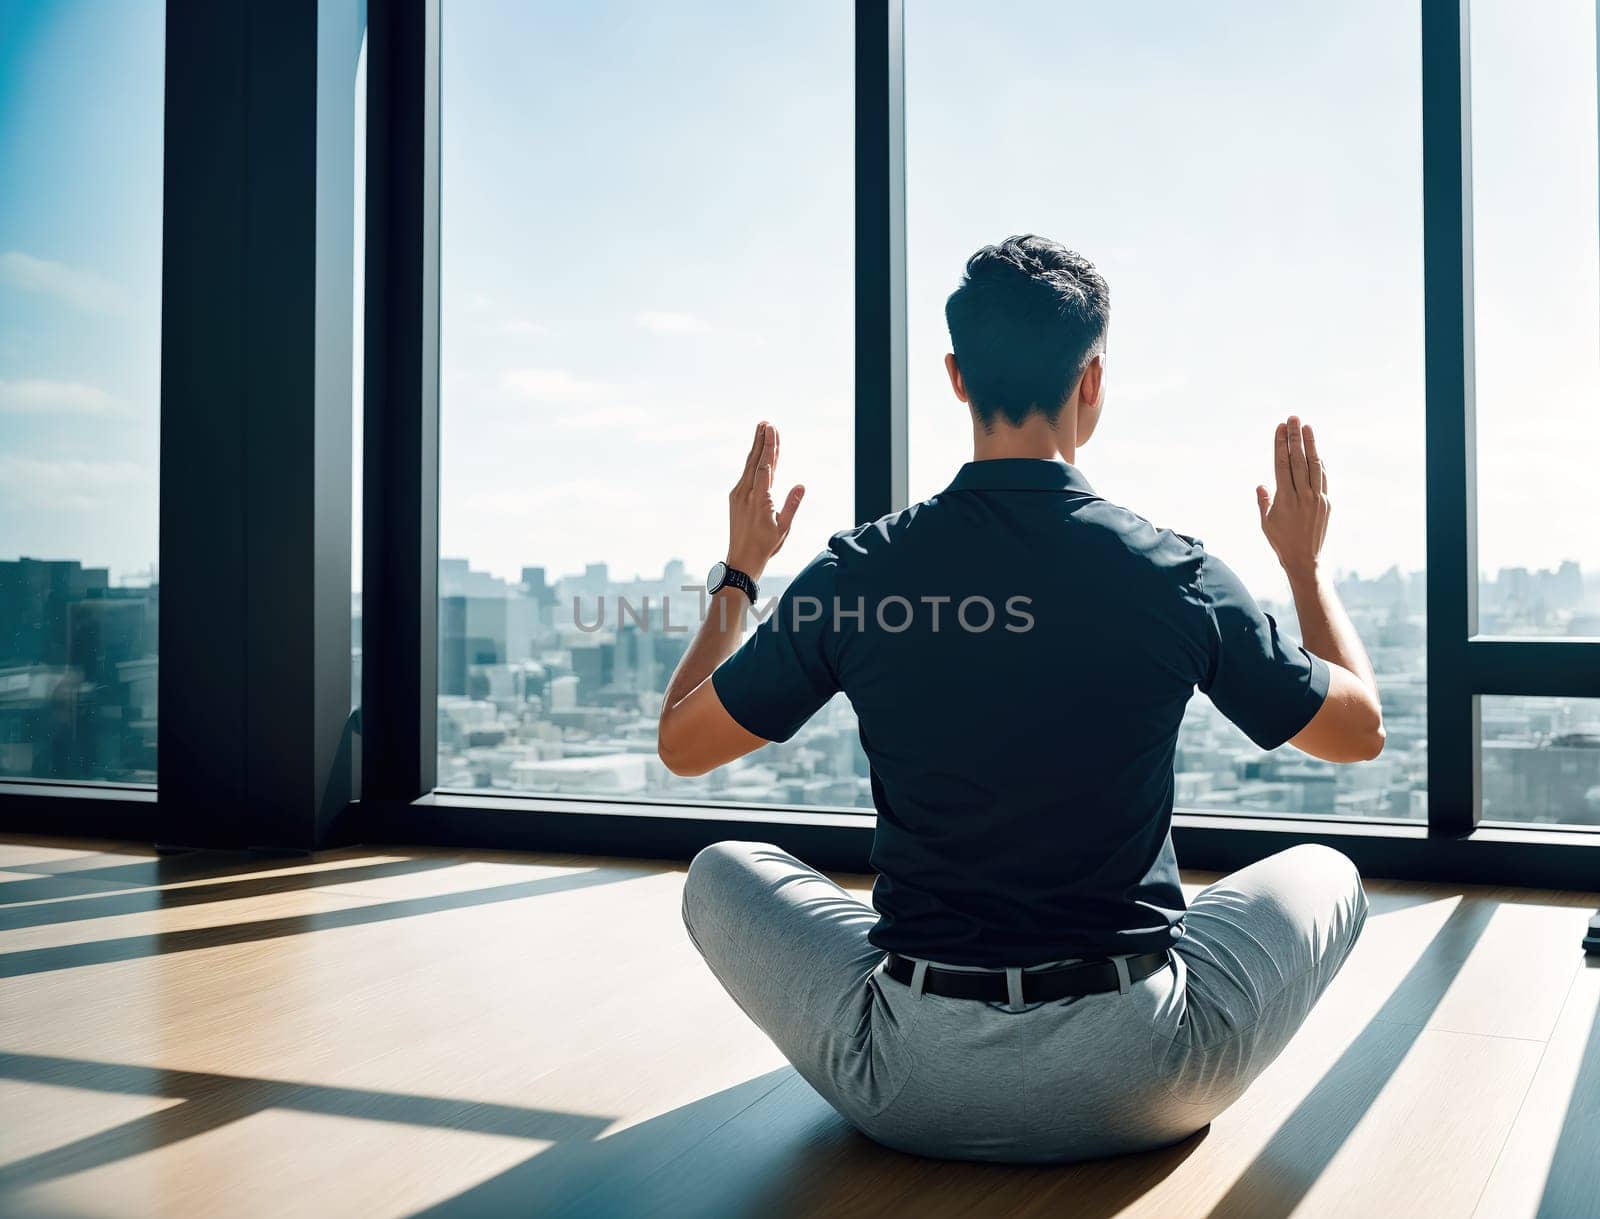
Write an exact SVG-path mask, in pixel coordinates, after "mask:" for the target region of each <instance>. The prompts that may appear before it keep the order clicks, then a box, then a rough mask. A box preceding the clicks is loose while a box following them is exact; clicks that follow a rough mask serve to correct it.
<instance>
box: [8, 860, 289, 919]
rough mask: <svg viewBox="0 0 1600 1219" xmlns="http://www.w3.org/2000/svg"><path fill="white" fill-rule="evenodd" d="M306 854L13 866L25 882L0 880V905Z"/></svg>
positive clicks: (249, 869) (204, 876)
mask: <svg viewBox="0 0 1600 1219" xmlns="http://www.w3.org/2000/svg"><path fill="white" fill-rule="evenodd" d="M311 861H312V857H311V856H310V855H289V856H284V855H269V854H266V853H255V854H251V853H249V852H245V851H173V852H170V853H165V854H160V855H151V856H149V857H148V858H144V859H135V860H129V861H125V862H123V863H114V864H103V865H101V866H100V867H88V868H75V867H73V866H72V865H73V864H74V863H75V862H78V861H77V860H75V859H67V860H59V861H53V862H47V863H36V864H12V865H10V866H8V867H7V868H6V869H5V870H6V871H7V872H21V873H25V874H28V875H29V876H30V877H31V879H29V880H10V881H6V882H5V883H4V884H0V906H10V905H16V904H18V903H20V902H36V901H48V900H50V899H52V898H59V897H86V896H90V895H92V894H95V893H105V892H107V891H111V890H118V889H149V888H155V887H157V886H160V885H175V884H179V883H181V882H184V881H191V880H222V879H224V878H226V877H229V876H244V875H248V874H250V873H254V872H266V871H269V870H270V869H272V868H274V867H284V866H290V865H299V864H306V863H310V862H311Z"/></svg>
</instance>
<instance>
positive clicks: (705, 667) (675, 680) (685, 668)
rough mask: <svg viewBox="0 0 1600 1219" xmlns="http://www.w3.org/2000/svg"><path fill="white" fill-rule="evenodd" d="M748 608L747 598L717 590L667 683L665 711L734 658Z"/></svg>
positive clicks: (733, 590)
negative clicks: (719, 666)
mask: <svg viewBox="0 0 1600 1219" xmlns="http://www.w3.org/2000/svg"><path fill="white" fill-rule="evenodd" d="M749 608H750V598H749V597H748V596H746V595H745V593H744V591H743V590H742V589H738V588H734V587H733V586H732V585H731V584H730V585H726V586H724V587H723V588H720V589H718V590H717V592H716V593H715V595H713V596H712V598H711V600H710V601H709V602H707V603H706V617H705V621H704V622H702V623H701V624H700V629H699V630H697V631H696V632H695V635H694V639H693V640H691V641H690V643H689V649H688V651H686V652H684V654H683V659H682V660H680V661H679V662H678V667H677V669H675V670H674V671H673V674H672V680H671V681H670V682H668V683H667V692H666V694H665V695H663V696H662V706H663V708H664V709H670V708H672V707H674V706H676V705H677V704H678V703H679V702H681V701H682V700H683V698H684V697H685V696H686V695H688V694H689V693H690V692H691V691H692V690H694V688H695V687H696V686H698V685H699V684H700V683H701V682H703V681H705V679H706V678H708V677H710V676H711V674H712V673H713V672H714V671H715V670H716V667H717V666H718V665H720V664H721V663H722V662H723V661H724V660H727V659H728V657H729V656H732V655H733V651H734V649H735V648H737V647H738V646H739V640H740V639H741V638H742V637H743V635H744V616H745V612H746V611H747V610H748V609H749Z"/></svg>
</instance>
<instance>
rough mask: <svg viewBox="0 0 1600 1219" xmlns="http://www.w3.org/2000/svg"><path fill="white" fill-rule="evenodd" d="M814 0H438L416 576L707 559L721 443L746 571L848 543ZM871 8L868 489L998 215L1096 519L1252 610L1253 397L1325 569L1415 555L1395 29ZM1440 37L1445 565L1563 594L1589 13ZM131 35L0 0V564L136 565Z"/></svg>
mask: <svg viewBox="0 0 1600 1219" xmlns="http://www.w3.org/2000/svg"><path fill="white" fill-rule="evenodd" d="M851 7H852V6H850V5H849V4H847V3H844V2H843V0H828V2H827V3H817V4H808V5H796V4H792V3H783V4H778V3H764V4H744V5H734V4H729V3H726V2H725V0H719V2H718V3H686V4H674V5H670V6H668V5H660V4H655V3H620V2H613V3H607V4H603V5H599V4H597V5H581V6H580V5H570V4H553V3H552V4H543V3H541V4H529V3H522V2H516V0H445V4H444V55H443V72H444V76H443V94H442V100H443V123H444V129H443V145H442V157H443V196H442V217H443V225H444V232H443V247H442V248H443V278H442V290H443V300H444V313H443V319H442V337H443V358H442V402H443V423H442V435H441V453H442V465H443V480H444V485H443V490H442V496H441V504H442V507H441V539H442V549H443V551H444V553H446V554H448V555H465V556H469V557H470V558H472V560H473V561H474V564H475V565H477V566H480V567H488V568H490V569H491V570H494V571H496V572H497V573H499V574H502V575H514V574H515V573H516V571H517V569H518V568H519V567H520V566H521V565H522V564H524V563H530V564H531V563H544V564H545V565H546V566H548V567H550V568H552V569H553V571H555V572H557V573H559V572H564V571H572V570H577V569H578V568H579V567H581V565H582V564H583V563H584V562H586V561H594V560H607V561H609V562H611V563H612V565H613V568H614V569H615V570H616V571H617V572H618V573H619V574H622V575H628V574H631V573H633V572H635V571H637V572H640V573H644V574H653V573H656V572H659V571H660V569H661V566H662V564H663V563H664V562H665V561H666V560H667V559H669V558H673V557H677V558H682V559H684V560H686V561H687V562H688V563H689V564H690V566H691V568H698V567H700V566H703V565H708V564H709V563H710V562H711V561H712V560H713V559H715V558H717V557H719V552H720V548H721V546H722V542H723V533H724V529H725V526H724V515H725V508H724V492H725V491H726V489H727V486H728V485H729V484H730V483H731V481H732V478H733V475H734V473H735V472H736V471H737V469H738V464H739V461H740V459H741V456H742V450H743V447H744V446H745V445H746V444H747V441H748V436H749V432H750V428H751V427H752V426H753V424H754V422H755V421H756V420H757V419H758V418H761V417H766V418H770V419H772V420H773V421H774V422H776V423H778V424H779V426H780V427H781V428H782V429H783V433H784V455H783V467H784V468H783V470H781V471H780V478H783V479H788V480H793V481H803V482H805V483H806V484H807V487H808V489H809V495H808V497H807V502H806V504H805V506H804V507H803V508H802V510H801V517H800V520H799V523H798V524H797V526H796V534H795V537H794V539H793V540H791V542H790V550H791V552H792V553H790V554H789V555H788V562H789V563H790V564H792V565H798V563H800V562H802V561H803V560H804V559H805V558H806V557H808V556H809V555H810V554H811V553H813V552H814V551H815V550H816V549H818V548H819V547H820V546H821V544H822V542H823V540H824V539H825V538H826V536H827V535H828V534H829V533H830V532H832V531H834V530H835V529H838V528H841V527H844V526H846V525H849V524H851V523H853V522H852V515H853V514H852V499H853V497H852V494H851V487H850V481H851V470H852V464H851V463H852V454H851V412H852V409H853V397H854V391H853V385H852V363H853V352H852V347H853V331H852V287H851V280H850V274H851V265H852V259H853V249H852V215H853V213H852V199H851V183H852V158H853V150H852V137H853V128H852V94H851V81H850V73H851V67H852V54H853V51H852V31H851V24H850V23H851ZM906 22H907V65H906V71H907V82H908V99H907V152H908V170H907V195H908V234H909V282H908V288H909V297H910V301H911V307H910V316H909V319H908V323H909V334H910V344H909V345H910V359H911V371H910V386H911V416H912V434H911V463H912V478H911V486H912V491H913V494H914V495H925V494H929V493H931V492H933V491H935V490H937V489H938V488H939V487H940V486H942V485H943V484H944V482H945V481H947V480H948V478H949V476H950V474H951V473H952V472H953V470H954V467H955V466H956V465H957V464H958V463H959V462H960V461H961V460H962V459H963V457H964V446H965V444H966V440H967V428H966V422H965V418H964V412H963V409H962V408H961V407H960V406H959V404H957V403H956V402H955V401H954V400H953V399H952V398H950V396H949V391H948V388H947V386H946V385H945V383H944V380H943V372H942V369H941V368H940V366H939V360H940V357H941V356H942V355H943V353H944V351H945V350H946V338H945V335H944V331H943V324H942V316H941V309H942V303H943V299H944V296H945V295H946V294H947V293H948V291H949V290H950V289H951V288H952V287H953V286H954V284H955V281H956V278H957V276H958V275H959V272H960V267H961V263H962V261H963V259H964V258H965V256H966V255H967V254H968V253H970V252H971V251H972V249H974V248H976V247H977V246H978V245H981V244H983V243H984V242H987V241H992V240H996V239H998V238H1000V237H1003V236H1005V235H1007V234H1008V233H1012V232H1018V231H1036V232H1042V233H1046V234H1048V235H1050V236H1053V237H1056V238H1058V239H1060V240H1062V241H1065V242H1067V243H1068V244H1072V245H1075V246H1077V247H1079V248H1080V249H1082V250H1083V251H1084V252H1085V253H1087V254H1088V255H1089V256H1090V257H1092V258H1094V259H1095V260H1096V261H1097V262H1099V263H1100V264H1101V266H1102V268H1103V269H1104V270H1105V272H1106V273H1107V275H1108V277H1109V278H1110V280H1111V284H1112V292H1113V301H1114V307H1113V322H1112V332H1111V346H1110V363H1109V374H1110V376H1109V382H1108V384H1109V394H1110V396H1109V405H1108V412H1107V415H1106V419H1105V422H1104V424H1103V430H1102V432H1101V434H1100V435H1099V436H1098V437H1097V438H1096V439H1095V441H1094V443H1093V444H1091V445H1090V446H1088V447H1087V448H1086V449H1085V450H1084V451H1083V453H1082V457H1081V463H1080V464H1082V466H1083V468H1084V469H1085V471H1086V472H1087V473H1088V475H1089V477H1090V478H1091V479H1092V480H1093V481H1094V482H1095V483H1096V485H1097V486H1099V487H1100V489H1101V490H1102V491H1103V492H1104V493H1106V494H1108V495H1111V496H1113V497H1115V498H1119V499H1122V500H1124V501H1125V502H1127V503H1129V504H1130V505H1131V506H1133V507H1135V508H1136V509H1138V510H1140V511H1142V512H1144V513H1145V514H1146V515H1148V516H1150V517H1152V518H1153V519H1154V520H1156V521H1157V522H1159V523H1161V524H1167V525H1171V526H1173V527H1176V528H1179V529H1182V530H1183V531H1184V532H1188V533H1194V534H1198V535H1200V536H1201V537H1203V538H1205V539H1206V541H1207V542H1208V544H1209V545H1210V546H1211V547H1212V548H1213V549H1214V550H1217V551H1218V552H1220V553H1222V554H1223V555H1224V556H1226V557H1227V558H1228V560H1229V561H1230V562H1231V563H1233V564H1234V566H1236V567H1237V568H1239V570H1241V571H1242V572H1243V573H1244V574H1245V575H1246V576H1247V578H1250V579H1252V580H1254V581H1255V582H1256V583H1257V584H1258V585H1260V586H1262V587H1263V591H1264V592H1269V591H1273V590H1272V589H1271V588H1269V587H1267V586H1269V585H1271V584H1272V583H1273V581H1274V576H1275V573H1274V570H1273V567H1272V564H1271V560H1270V557H1269V556H1268V554H1267V552H1266V549H1265V546H1264V544H1262V543H1261V542H1260V540H1259V537H1258V535H1257V531H1256V521H1255V509H1254V505H1253V500H1252V488H1253V486H1254V484H1255V482H1256V481H1257V480H1259V479H1262V478H1264V477H1266V476H1267V473H1268V458H1269V451H1268V440H1269V436H1270V429H1271V426H1272V423H1273V421H1274V420H1275V419H1276V418H1278V417H1279V416H1281V415H1282V414H1283V413H1286V412H1287V411H1289V410H1297V411H1299V412H1300V413H1302V414H1304V415H1306V416H1307V417H1309V418H1311V419H1313V420H1314V421H1315V422H1316V423H1317V424H1318V425H1319V429H1320V431H1321V433H1322V436H1323V440H1324V448H1325V451H1326V453H1327V455H1328V457H1329V459H1330V462H1331V468H1332V471H1333V475H1334V479H1335V499H1336V510H1335V511H1336V516H1335V526H1334V534H1333V539H1332V543H1331V554H1332V558H1333V559H1334V561H1335V562H1336V563H1338V564H1340V565H1342V566H1344V567H1349V568H1356V569H1358V570H1360V571H1362V572H1364V573H1367V574H1376V573H1377V572H1378V571H1379V570H1381V569H1382V568H1383V567H1385V566H1387V565H1389V564H1391V563H1399V564H1402V565H1405V566H1420V564H1421V562H1422V557H1423V516H1422V505H1423V492H1422V420H1423V401H1422V344H1421V338H1422V295H1421V288H1422V284H1421V180H1420V163H1419V159H1420V134H1419V130H1418V125H1419V101H1418V79H1417V71H1418V68H1417V64H1418V49H1417V20H1416V15H1415V10H1414V6H1412V5H1409V4H1403V3H1395V2H1394V0H1349V2H1348V3H1345V4H1343V5H1340V6H1337V7H1335V8H1329V6H1327V5H1325V4H1318V3H1310V2H1308V0H1295V2H1291V3H1284V4H1271V5H1269V4H1265V3H1242V2H1240V3H1213V4H1208V5H1193V4H1187V3H1179V2H1178V0H1168V2H1157V0H1147V2H1145V3H1140V4H1131V5H1097V4H1088V3H1073V4H1060V3H1044V2H1038V3H1023V2H1020V0H1008V2H1006V3H998V4H985V5H973V4H971V3H964V2H961V0H908V4H907V18H906ZM1474 23H1475V38H1474V60H1473V69H1474V75H1475V82H1474V84H1475V99H1476V103H1477V104H1476V106H1475V113H1474V127H1475V137H1476V143H1475V159H1476V164H1477V170H1478V174H1477V183H1476V209H1477V221H1478V230H1477V232H1478V244H1477V260H1478V266H1477V278H1478V288H1479V294H1478V305H1477V308H1478V316H1479V334H1478V365H1479V432H1480V451H1479V469H1480V475H1481V482H1480V502H1481V504H1482V506H1483V511H1482V518H1481V522H1480V547H1481V552H1480V558H1481V562H1482V565H1483V566H1485V567H1488V568H1491V569H1492V568H1494V567H1497V566H1499V565H1501V564H1509V563H1524V564H1529V565H1534V566H1543V565H1550V564H1553V563H1555V562H1558V561H1559V560H1561V559H1562V558H1567V557H1572V558H1577V559H1580V560H1582V561H1583V562H1584V564H1585V566H1586V567H1587V568H1590V569H1596V570H1600V547H1597V546H1596V545H1595V543H1594V542H1593V541H1592V536H1593V529H1592V521H1593V520H1594V515H1595V514H1594V495H1593V491H1592V486H1593V479H1592V477H1591V476H1590V474H1589V469H1588V467H1589V465H1590V461H1589V459H1588V457H1587V455H1588V453H1590V452H1592V451H1593V450H1594V449H1595V447H1596V444H1597V443H1600V419H1597V409H1596V408H1597V404H1600V249H1597V236H1596V234H1597V229H1600V200H1597V192H1596V153H1595V149H1596V121H1595V115H1596V100H1595V50H1594V48H1595V36H1594V10H1593V6H1592V5H1588V4H1585V3H1583V0H1552V2H1551V3H1549V4H1547V5H1545V6H1542V8H1541V21H1540V22H1539V23H1533V22H1528V21H1527V20H1526V19H1525V17H1522V16H1521V15H1520V10H1519V8H1518V6H1516V5H1515V4H1513V3H1511V0H1479V2H1478V4H1477V5H1476V6H1475V13H1474ZM161 42H162V14H161V5H160V4H159V3H158V2H157V0H119V2H118V3H90V2H84V0H59V2H57V3H50V4H42V3H19V2H18V0H0V164H4V165H5V166H6V167H7V179H8V188H7V189H6V190H5V191H3V192H0V557H11V556H14V555H15V554H18V553H25V554H34V555H42V556H70V557H80V558H83V559H85V560H87V561H90V562H95V563H102V564H109V565H110V566H111V567H112V568H113V569H114V571H115V572H116V573H117V574H119V575H130V574H133V573H137V572H139V571H141V570H143V569H145V568H147V567H148V566H149V565H150V563H151V562H152V560H153V559H154V558H155V549H156V540H155V539H156V490H157V482H156V439H157V436H156V432H157V418H158V416H157V410H158V406H157V398H158V395H159V292H160V282H159V280H160V276H159V268H160V262H159V247H160V192H161V174H160V148H161V70H162V68H161V54H162V50H161ZM19 184H20V187H21V188H20V189H19ZM778 566H783V561H782V560H780V563H779V565H778Z"/></svg>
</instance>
